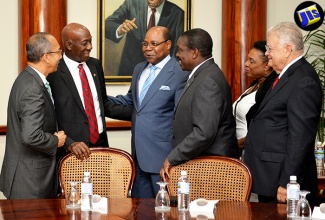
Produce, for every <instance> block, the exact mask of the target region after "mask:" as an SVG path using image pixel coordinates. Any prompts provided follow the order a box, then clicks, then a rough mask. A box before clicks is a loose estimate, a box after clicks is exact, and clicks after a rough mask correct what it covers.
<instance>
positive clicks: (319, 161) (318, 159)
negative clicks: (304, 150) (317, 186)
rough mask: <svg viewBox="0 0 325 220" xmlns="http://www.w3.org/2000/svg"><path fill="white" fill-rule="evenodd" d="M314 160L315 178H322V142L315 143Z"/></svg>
mask: <svg viewBox="0 0 325 220" xmlns="http://www.w3.org/2000/svg"><path fill="white" fill-rule="evenodd" d="M315 159H316V168H317V176H323V170H324V148H323V147H322V142H316V148H315Z"/></svg>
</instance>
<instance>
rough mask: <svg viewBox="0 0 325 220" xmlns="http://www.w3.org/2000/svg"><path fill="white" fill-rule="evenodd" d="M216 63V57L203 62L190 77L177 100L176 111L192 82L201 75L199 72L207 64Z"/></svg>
mask: <svg viewBox="0 0 325 220" xmlns="http://www.w3.org/2000/svg"><path fill="white" fill-rule="evenodd" d="M213 63H214V59H210V60H208V61H206V62H205V63H203V64H202V65H201V66H200V67H199V68H198V69H197V70H196V71H195V73H194V74H193V75H192V76H191V78H189V79H188V81H187V83H186V85H185V87H184V89H183V92H182V94H181V96H180V97H179V100H178V102H177V105H176V108H175V110H174V113H175V111H176V109H177V107H178V103H179V102H180V101H181V99H182V97H183V95H184V94H185V93H186V91H187V90H188V89H189V88H190V86H191V85H192V83H193V82H194V80H195V77H197V76H198V75H199V73H200V72H201V71H202V70H203V69H204V68H205V67H207V66H209V65H210V64H213ZM190 75H191V74H190Z"/></svg>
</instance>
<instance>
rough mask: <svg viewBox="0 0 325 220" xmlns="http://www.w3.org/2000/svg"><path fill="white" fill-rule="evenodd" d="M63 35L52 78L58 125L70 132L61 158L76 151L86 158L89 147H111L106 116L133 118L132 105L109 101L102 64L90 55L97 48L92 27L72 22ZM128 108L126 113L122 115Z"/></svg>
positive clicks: (76, 154) (59, 154)
mask: <svg viewBox="0 0 325 220" xmlns="http://www.w3.org/2000/svg"><path fill="white" fill-rule="evenodd" d="M61 37H62V43H63V47H64V54H63V58H62V59H61V60H60V63H59V66H58V70H57V71H56V72H55V73H52V74H51V75H50V76H49V77H48V81H49V82H50V85H51V88H52V93H53V98H54V105H55V112H56V116H57V119H58V127H59V129H62V130H64V131H65V132H66V134H67V140H66V142H65V144H64V146H63V148H62V150H60V152H59V153H58V159H60V157H62V156H63V155H65V154H67V152H72V153H73V154H74V155H75V156H76V157H77V158H78V159H80V160H84V159H87V158H88V157H89V154H90V150H89V147H94V146H102V147H108V140H107V134H106V123H105V116H106V117H113V118H116V119H124V120H130V115H131V114H132V108H129V107H125V106H123V105H116V104H114V103H111V102H109V101H108V100H107V94H106V87H105V81H104V73H103V68H102V65H101V63H100V61H99V60H97V59H95V58H92V57H90V52H91V50H92V48H93V47H92V36H91V34H90V32H89V30H88V29H87V28H86V27H85V26H83V25H81V24H77V23H70V24H68V25H66V26H65V27H64V28H63V30H62V36H61ZM125 109H126V111H125V114H120V112H121V111H122V110H125ZM115 113H118V114H119V115H118V117H115V116H116V115H114V114H115Z"/></svg>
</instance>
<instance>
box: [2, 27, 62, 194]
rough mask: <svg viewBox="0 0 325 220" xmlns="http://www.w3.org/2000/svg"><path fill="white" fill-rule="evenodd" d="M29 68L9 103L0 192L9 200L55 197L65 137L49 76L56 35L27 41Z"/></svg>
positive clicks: (56, 52) (41, 35) (55, 61)
mask: <svg viewBox="0 0 325 220" xmlns="http://www.w3.org/2000/svg"><path fill="white" fill-rule="evenodd" d="M26 54H27V62H28V66H27V67H26V68H25V69H24V70H23V71H22V72H21V73H20V74H19V75H18V77H17V79H16V80H15V83H14V85H13V87H12V89H11V92H10V97H9V102H8V119H7V128H8V129H7V137H6V151H5V155H4V160H3V164H2V170H1V176H0V190H1V191H2V192H3V194H4V195H5V197H6V198H8V199H37V198H38V199H41V198H54V197H56V196H57V188H58V182H57V181H56V180H57V178H56V157H55V155H56V153H57V149H60V147H62V146H63V144H64V142H65V140H66V135H65V133H64V132H63V131H58V130H57V126H56V117H55V110H54V105H53V100H52V98H51V90H50V87H49V86H48V82H47V81H46V77H47V76H48V75H49V74H51V73H52V72H54V71H56V69H57V66H58V63H59V61H60V59H61V57H62V56H61V50H60V45H59V44H58V42H57V40H56V39H55V37H54V36H52V35H51V34H48V33H44V32H39V33H36V34H34V35H32V36H31V37H30V38H29V39H28V41H27V44H26Z"/></svg>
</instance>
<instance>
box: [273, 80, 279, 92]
mask: <svg viewBox="0 0 325 220" xmlns="http://www.w3.org/2000/svg"><path fill="white" fill-rule="evenodd" d="M278 81H279V77H277V78H275V80H274V82H273V85H272V89H273V88H274V86H275V85H276V84H277V83H278Z"/></svg>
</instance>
